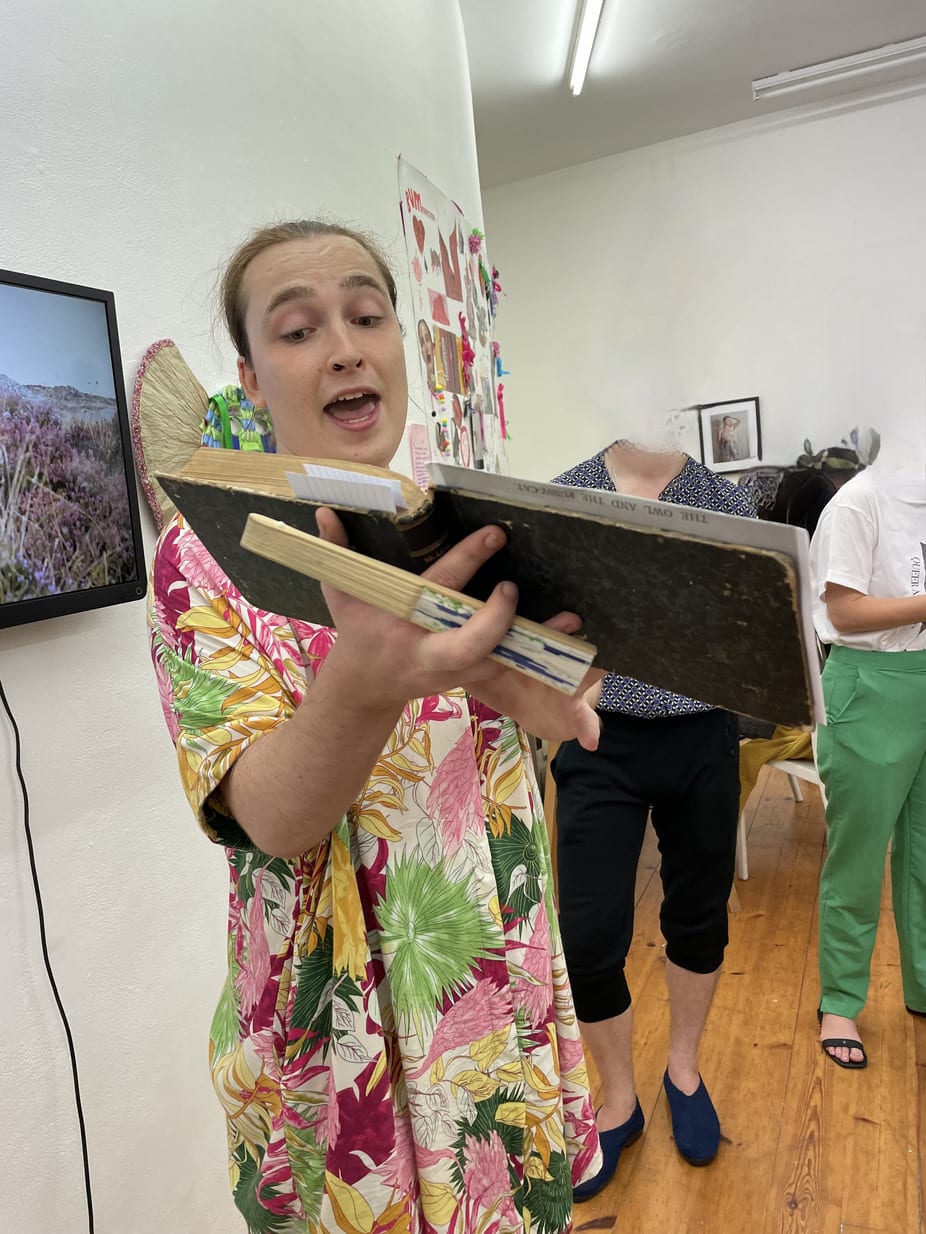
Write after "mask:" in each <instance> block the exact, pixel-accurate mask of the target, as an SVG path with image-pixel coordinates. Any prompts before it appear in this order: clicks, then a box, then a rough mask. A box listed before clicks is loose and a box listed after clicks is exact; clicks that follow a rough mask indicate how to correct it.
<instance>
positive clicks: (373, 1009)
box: [149, 221, 600, 1234]
mask: <svg viewBox="0 0 926 1234" xmlns="http://www.w3.org/2000/svg"><path fill="white" fill-rule="evenodd" d="M223 304H224V308H225V314H226V319H227V322H228V325H229V329H230V333H231V336H232V340H233V342H234V344H235V346H236V348H237V351H238V353H239V360H238V369H239V378H240V382H241V386H242V388H243V390H244V392H245V394H246V396H247V398H248V399H249V400H250V401H251V403H253V405H254V407H255V408H257V409H260V410H261V411H264V410H266V412H267V413H268V414H269V417H270V419H271V420H272V424H273V431H274V433H275V436H276V440H277V445H278V449H279V450H280V451H282V452H284V453H291V454H300V455H304V456H314V457H322V458H336V459H341V460H345V461H351V462H357V463H364V464H367V463H368V464H375V465H380V466H385V465H387V464H388V463H389V462H390V460H391V458H392V456H393V454H394V452H395V450H396V448H397V446H398V444H399V441H400V439H401V436H402V432H403V428H404V423H405V414H406V405H407V385H406V374H405V362H404V349H403V344H402V336H401V329H400V326H399V323H398V319H397V317H396V312H395V304H396V289H395V283H394V280H393V278H392V275H391V273H390V272H389V269H388V266H387V265H386V263H385V261H384V260H383V258H382V256H381V255H380V253H379V251H378V249H377V248H376V246H375V245H374V244H373V243H372V242H371V241H370V240H369V239H368V238H367V237H365V236H362V235H360V234H359V233H356V232H352V231H349V230H347V229H345V228H341V227H339V226H337V225H334V224H325V223H318V222H315V221H309V222H297V223H290V224H280V225H277V226H273V227H268V228H264V229H262V230H260V231H258V232H256V233H254V235H252V236H251V237H250V238H249V239H248V240H247V241H246V242H245V243H244V244H243V245H242V246H241V247H240V248H239V250H238V251H237V252H236V254H235V255H234V257H233V258H232V260H231V262H230V264H229V266H228V269H227V271H226V275H225V279H224V283H223ZM318 524H319V531H320V534H321V535H323V536H324V537H325V538H326V539H329V540H332V541H335V542H338V543H342V544H343V543H346V540H345V536H344V532H343V528H342V527H341V524H340V522H339V520H338V519H337V518H336V516H335V515H334V513H333V512H332V511H330V510H323V511H320V512H319V515H318ZM503 542H504V535H503V533H502V532H501V530H500V529H498V528H484V529H483V530H482V531H479V532H476V533H474V534H473V535H471V536H469V537H468V538H467V539H466V540H464V541H462V542H461V543H460V544H459V545H457V546H455V547H454V548H453V549H451V550H450V551H449V552H448V553H447V554H446V555H445V556H444V557H443V558H442V559H441V560H440V561H439V562H437V563H436V564H435V565H434V566H433V567H432V568H431V569H430V570H429V571H428V576H429V577H431V578H433V579H435V580H437V581H438V582H440V583H442V584H444V585H447V586H451V587H457V588H459V587H462V586H463V585H465V583H466V582H467V580H468V578H469V577H470V576H471V575H472V574H473V573H474V572H475V570H476V569H478V567H479V566H480V565H481V564H482V563H483V562H484V561H485V560H487V559H488V557H489V556H491V554H492V553H493V552H494V551H496V549H497V548H498V547H499V546H500V545H501V544H502V543H503ZM326 599H327V602H328V605H329V608H330V611H331V614H332V618H333V620H334V624H335V626H336V630H335V629H327V628H323V627H319V626H314V625H308V624H305V623H302V622H298V621H292V620H289V619H287V618H286V617H284V616H281V615H276V614H273V613H268V612H263V611H261V610H258V609H256V608H254V606H253V605H251V604H249V603H248V601H247V599H246V598H245V597H244V596H242V595H241V594H240V593H239V592H238V591H237V589H236V588H235V587H234V585H233V584H232V583H231V581H230V580H229V579H228V578H227V577H226V576H225V575H224V574H223V573H222V571H221V570H220V568H219V567H218V565H217V564H216V562H215V561H214V560H213V559H212V558H211V557H210V556H209V555H208V554H207V553H206V551H205V549H204V548H203V546H202V545H201V544H200V542H199V541H198V539H197V538H196V536H195V535H194V534H193V532H192V531H191V530H190V528H189V527H187V526H186V525H185V524H184V522H183V520H182V518H180V517H179V516H178V517H175V518H174V519H173V520H172V521H171V522H170V523H168V524H167V526H166V527H165V529H164V531H163V533H162V535H161V538H160V540H159V543H158V546H157V550H156V553H155V558H154V563H153V567H152V574H151V584H150V591H149V619H150V631H151V649H152V654H153V658H154V664H155V669H156V673H157V677H158V682H159V686H160V691H161V700H162V704H163V708H164V714H165V716H166V719H167V724H168V727H169V729H170V734H171V737H172V739H173V741H174V743H175V746H176V749H177V756H178V760H179V765H180V773H181V777H182V781H183V785H184V788H185V790H186V793H187V796H188V798H189V800H190V803H191V805H192V807H193V809H194V811H195V812H196V814H197V816H198V818H199V821H200V823H201V825H202V827H203V828H204V830H205V832H206V834H207V835H208V836H209V837H210V838H211V839H212V840H213V841H215V842H216V843H217V844H220V845H222V846H224V848H225V850H226V855H227V859H228V865H229V872H230V894H229V928H228V977H227V980H226V983H225V987H224V990H223V992H222V995H221V998H220V1001H219V1005H218V1008H217V1011H216V1014H215V1018H214V1021H213V1025H212V1032H211V1049H210V1057H211V1065H212V1072H213V1078H214V1083H215V1087H216V1090H217V1093H218V1095H219V1099H220V1101H221V1103H222V1105H223V1107H224V1109H225V1113H226V1117H227V1125H228V1139H229V1154H230V1160H229V1164H230V1176H231V1185H232V1190H233V1194H234V1199H235V1202H236V1204H237V1206H238V1208H239V1210H240V1212H241V1214H242V1216H243V1218H244V1220H245V1223H246V1225H247V1228H248V1230H249V1231H251V1234H271V1232H273V1234H309V1232H310V1234H323V1231H328V1232H331V1234H333V1232H334V1231H343V1232H344V1234H418V1232H419V1231H420V1232H421V1234H424V1232H425V1231H427V1232H428V1234H432V1232H435V1234H508V1232H513V1231H517V1232H522V1231H531V1232H537V1234H557V1232H559V1231H565V1230H568V1229H569V1228H570V1225H571V1213H572V1188H573V1186H575V1185H577V1184H578V1183H580V1182H581V1181H582V1180H583V1179H584V1178H586V1177H588V1176H593V1175H594V1174H595V1173H596V1171H597V1170H598V1169H599V1167H600V1154H599V1149H598V1139H597V1132H596V1129H595V1117H594V1112H593V1109H592V1106H591V1101H590V1097H589V1093H588V1084H587V1076H586V1070H585V1062H584V1057H583V1052H582V1045H581V1041H580V1037H579V1030H578V1024H577V1022H576V1017H575V1012H574V1010H573V1006H572V996H571V992H570V989H569V984H568V979H567V976H566V971H565V965H564V961H563V955H562V947H561V943H560V938H559V932H558V927H557V923H556V917H555V913H554V907H553V903H552V891H551V876H550V860H549V853H548V849H547V837H546V829H545V825H544V821H543V815H542V808H541V800H540V792H539V790H538V786H537V783H536V780H535V776H534V772H533V766H532V762H531V759H530V756H529V749H528V746H527V743H526V740H525V738H524V735H523V733H522V731H521V729H520V728H519V726H518V722H521V723H524V724H525V725H526V726H527V727H528V728H529V730H530V731H533V732H535V733H537V734H538V735H540V736H546V737H549V738H551V739H555V740H560V739H566V738H572V737H575V738H578V740H580V741H581V742H582V743H583V744H584V745H587V746H588V747H589V748H593V747H594V745H595V743H596V742H597V736H598V722H597V717H596V716H595V713H594V711H592V709H591V708H590V707H589V705H588V703H587V702H586V701H585V698H584V695H583V692H582V691H579V692H578V694H577V695H576V696H575V697H574V698H569V697H567V696H565V695H562V694H559V693H557V692H555V691H553V690H550V689H548V688H546V687H543V686H541V685H539V684H535V683H533V682H531V681H530V680H529V679H527V678H525V677H524V676H523V675H520V674H514V673H512V672H511V671H510V670H505V669H501V668H499V666H498V665H497V664H496V663H495V662H494V661H491V660H489V659H488V658H487V656H488V653H489V652H490V651H491V650H492V648H494V647H495V646H496V645H497V643H498V641H499V639H500V637H501V635H502V633H503V632H504V631H505V630H506V629H507V628H508V627H509V626H510V624H511V620H512V618H513V615H514V611H515V605H516V596H515V592H514V588H513V587H512V586H511V585H510V584H502V585H501V587H499V588H498V589H497V590H496V592H495V593H494V594H493V595H492V597H491V598H490V600H489V601H488V603H487V605H486V606H485V608H484V609H483V610H482V611H481V612H480V613H479V614H477V615H476V616H475V617H473V618H472V619H471V620H470V621H469V622H467V623H466V625H465V626H464V627H463V628H462V629H460V630H458V631H455V632H446V633H441V634H433V633H426V632H425V631H423V630H421V629H419V628H418V627H415V626H412V625H411V624H409V623H406V622H402V621H400V620H398V619H396V618H393V617H391V616H389V615H388V614H386V613H383V612H381V611H380V610H378V609H374V608H373V607H371V606H369V605H367V604H364V603H362V602H360V601H358V600H354V599H352V598H350V597H348V596H346V595H344V594H342V593H339V592H337V591H334V590H331V589H326ZM550 624H551V625H552V626H555V628H557V629H560V630H563V631H566V632H573V631H575V630H576V629H578V628H579V625H580V622H579V619H578V617H576V616H575V615H574V614H560V615H559V616H558V617H557V618H554V619H553V620H552V621H551V622H550ZM591 681H592V677H591V676H590V677H589V679H588V681H587V682H586V685H590V684H591Z"/></svg>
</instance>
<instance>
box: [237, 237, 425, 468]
mask: <svg viewBox="0 0 926 1234" xmlns="http://www.w3.org/2000/svg"><path fill="white" fill-rule="evenodd" d="M244 296H245V304H246V305H247V308H246V312H245V327H246V330H247V337H248V342H249V344H250V349H251V362H250V363H248V362H247V361H246V360H245V359H244V358H243V357H241V356H239V358H238V375H239V379H240V381H241V385H242V387H243V389H244V391H245V393H246V394H247V396H248V398H249V399H250V400H251V402H252V403H254V405H255V406H257V407H266V408H267V409H268V410H269V412H270V416H271V418H272V420H273V427H274V432H275V433H276V439H277V447H278V449H279V450H280V452H281V453H283V454H303V455H308V456H310V457H314V458H332V459H340V460H344V461H345V462H357V463H372V464H374V465H376V466H380V467H385V466H387V465H388V464H389V462H390V460H391V459H392V456H393V454H394V453H395V451H396V448H397V446H398V444H399V441H400V440H401V437H402V431H403V429H404V427H405V417H406V413H407V410H408V384H407V379H406V373H405V353H404V349H403V347H402V333H401V330H400V328H399V322H398V319H397V318H396V315H395V310H394V309H393V307H392V304H391V302H390V300H389V294H388V292H387V290H386V287H385V284H384V282H383V277H382V275H381V274H380V272H379V269H378V267H377V265H376V262H375V261H374V260H373V258H372V257H371V256H370V254H369V253H368V252H367V251H366V249H364V248H363V247H362V246H361V245H359V244H357V242H356V241H354V240H350V239H348V238H347V237H345V236H310V237H306V238H305V239H299V240H288V241H286V242H285V243H283V244H277V245H274V246H273V248H269V249H265V250H264V251H263V252H262V253H260V254H259V255H258V256H257V257H255V258H254V260H253V261H252V262H251V263H250V265H249V266H248V268H247V270H246V271H245V274H244Z"/></svg>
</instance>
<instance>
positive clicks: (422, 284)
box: [399, 158, 507, 472]
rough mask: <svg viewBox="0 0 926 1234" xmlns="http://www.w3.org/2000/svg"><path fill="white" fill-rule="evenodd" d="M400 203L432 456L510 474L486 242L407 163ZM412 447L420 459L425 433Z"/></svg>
mask: <svg viewBox="0 0 926 1234" xmlns="http://www.w3.org/2000/svg"><path fill="white" fill-rule="evenodd" d="M399 198H400V205H401V211H402V226H403V229H404V232H405V247H406V251H407V254H408V265H409V284H410V287H411V297H412V305H413V311H414V320H413V325H414V330H415V340H416V344H417V352H418V359H419V364H420V369H421V377H422V389H423V391H424V403H423V405H422V410H423V411H424V413H425V417H426V433H427V441H428V447H429V449H430V457H431V458H432V459H438V460H441V461H443V462H446V463H456V464H458V465H459V466H461V467H480V468H484V469H485V470H486V471H500V472H504V471H507V449H506V439H507V429H506V425H505V410H504V385H503V383H502V380H501V379H502V376H503V375H504V369H503V368H502V365H501V359H500V357H499V352H498V346H497V344H496V342H495V314H496V309H497V305H498V282H497V278H496V275H495V272H494V271H493V269H492V267H491V265H490V264H489V259H488V257H487V255H486V244H485V237H484V236H483V235H482V232H480V231H479V230H478V229H477V228H475V227H472V226H471V225H470V224H469V223H468V222H467V221H466V219H465V218H464V217H463V212H462V211H461V210H460V208H459V206H457V205H456V204H455V203H454V202H452V201H451V200H450V198H449V197H447V196H446V195H445V194H444V193H442V192H441V191H440V189H438V188H437V187H436V186H435V185H433V184H432V183H431V181H430V180H429V179H428V178H427V176H425V175H423V174H422V173H421V172H420V171H418V170H417V168H415V167H413V166H412V165H411V164H410V163H408V162H406V160H405V159H402V158H400V159H399ZM411 324H412V323H410V326H411ZM416 441H417V445H416V444H415V443H416ZM410 442H411V443H412V450H413V452H417V454H418V455H419V456H420V454H421V452H422V449H421V447H422V434H421V433H420V431H418V432H417V433H416V434H414V435H413V436H410Z"/></svg>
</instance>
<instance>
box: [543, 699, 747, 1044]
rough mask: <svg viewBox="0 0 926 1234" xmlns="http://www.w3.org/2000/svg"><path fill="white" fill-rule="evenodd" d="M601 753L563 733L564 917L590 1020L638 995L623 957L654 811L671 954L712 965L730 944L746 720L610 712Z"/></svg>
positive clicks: (580, 1000)
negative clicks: (629, 982) (741, 735)
mask: <svg viewBox="0 0 926 1234" xmlns="http://www.w3.org/2000/svg"><path fill="white" fill-rule="evenodd" d="M599 714H600V716H601V720H602V733H601V740H600V743H599V746H598V749H597V750H596V751H595V752H594V753H589V751H587V750H583V749H582V747H581V746H580V745H579V743H578V742H576V741H569V742H565V743H564V744H563V745H562V746H561V747H560V749H559V751H558V752H557V755H556V758H555V759H554V762H553V768H552V770H553V775H554V778H555V780H556V789H557V814H556V816H557V865H558V872H559V910H560V926H561V929H562V934H563V946H564V950H565V955H566V965H567V968H568V970H569V978H570V982H571V984H572V992H573V998H574V1000H575V1006H576V1013H577V1014H578V1017H579V1019H580V1020H584V1021H586V1022H594V1021H598V1020H607V1019H610V1018H611V1017H613V1016H617V1015H620V1014H621V1013H622V1012H624V1011H626V1010H627V1008H628V1007H629V1006H630V1003H631V997H630V990H629V988H628V985H627V981H626V978H625V976H624V963H625V960H626V958H627V952H628V951H629V949H630V943H631V940H632V938H633V917H634V892H635V884H636V873H637V863H638V861H639V858H640V849H641V847H642V844H643V836H644V832H645V829H646V820H647V816H648V815H650V814H651V817H652V822H653V828H654V830H655V832H656V836H657V838H658V841H659V853H660V858H661V867H660V874H661V878H662V889H663V900H662V908H661V910H660V914H659V923H660V927H661V929H662V934H663V937H664V938H665V941H666V955H667V957H668V958H669V959H670V960H671V961H672V963H673V964H676V965H678V966H679V968H683V969H687V970H688V971H690V972H693V973H712V972H714V971H715V970H716V969H717V968H719V967H720V965H721V963H722V961H723V953H724V949H725V948H726V945H727V938H728V932H727V900H728V898H729V895H730V888H731V886H732V884H733V870H734V863H735V859H736V828H737V819H738V812H739V731H738V726H737V721H736V718H735V716H733V715H731V714H730V713H729V712H727V711H721V710H713V711H704V712H696V713H694V714H692V715H683V716H669V717H666V718H659V719H640V718H639V717H636V716H625V715H620V714H616V713H614V712H600V713H599Z"/></svg>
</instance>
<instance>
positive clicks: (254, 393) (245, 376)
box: [238, 356, 265, 407]
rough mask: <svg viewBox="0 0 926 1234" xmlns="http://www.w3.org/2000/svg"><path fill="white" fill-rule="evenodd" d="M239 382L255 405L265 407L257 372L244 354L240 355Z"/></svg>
mask: <svg viewBox="0 0 926 1234" xmlns="http://www.w3.org/2000/svg"><path fill="white" fill-rule="evenodd" d="M238 384H239V386H241V389H242V390H243V391H244V392H245V394H246V395H247V396H248V398H249V399H250V401H251V402H252V403H253V404H254V406H255V407H264V405H265V404H264V396H263V395H262V394H261V390H260V382H259V381H258V380H257V373H256V372H255V371H254V369H253V368H252V367H251V365H250V364H248V362H247V360H245V358H244V356H239V357H238Z"/></svg>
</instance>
